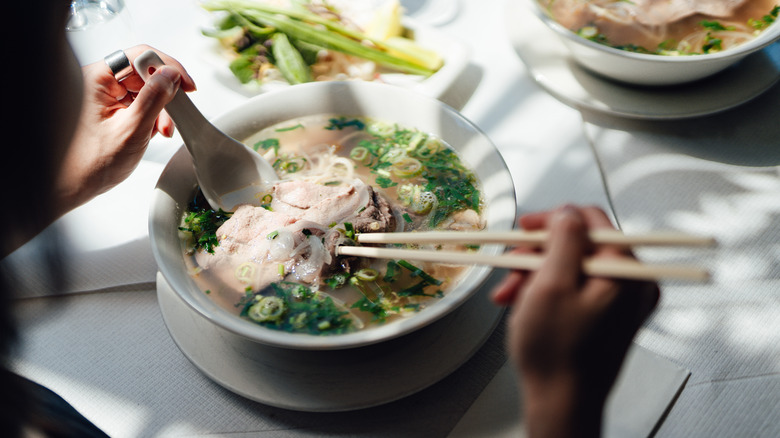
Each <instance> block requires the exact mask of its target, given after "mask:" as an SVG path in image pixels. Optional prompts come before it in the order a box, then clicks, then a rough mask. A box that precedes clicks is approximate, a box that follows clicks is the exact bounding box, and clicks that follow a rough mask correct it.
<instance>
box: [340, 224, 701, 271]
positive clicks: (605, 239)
mask: <svg viewBox="0 0 780 438" xmlns="http://www.w3.org/2000/svg"><path fill="white" fill-rule="evenodd" d="M588 236H589V238H590V241H591V242H592V243H594V244H599V245H617V246H623V247H633V246H687V247H708V246H714V245H715V243H716V242H715V240H714V239H712V238H710V237H700V236H693V235H690V234H682V233H674V232H662V233H650V234H642V235H633V236H631V235H625V234H623V233H622V232H620V231H616V230H593V231H591V232H590V233H589V234H588ZM546 239H547V232H544V231H507V232H490V231H476V232H449V231H431V232H411V233H364V234H358V235H357V236H356V240H357V242H358V243H375V244H394V243H401V244H409V243H413V244H447V243H461V244H468V243H472V244H490V243H500V244H505V245H524V246H541V245H542V244H543V243H544V242H545V240H546ZM336 254H337V255H349V256H358V257H369V258H382V259H405V260H415V261H427V262H439V263H452V264H465V265H486V266H494V267H499V268H507V269H522V270H536V269H539V268H540V267H541V265H542V262H543V260H544V259H543V256H541V255H532V254H501V255H487V254H480V253H476V252H457V251H431V250H416V249H399V248H378V247H365V246H341V247H338V248H337V250H336ZM583 271H584V273H585V274H587V275H590V276H599V277H611V278H622V279H632V280H660V279H682V280H693V281H706V280H707V279H709V272H707V271H706V270H703V269H699V268H695V267H689V266H676V265H645V264H642V263H640V262H638V261H636V260H621V259H603V258H600V259H585V261H584V262H583Z"/></svg>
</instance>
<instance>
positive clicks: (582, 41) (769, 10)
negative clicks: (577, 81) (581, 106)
mask: <svg viewBox="0 0 780 438" xmlns="http://www.w3.org/2000/svg"><path fill="white" fill-rule="evenodd" d="M527 1H528V2H529V3H530V7H531V8H532V10H533V11H534V12H535V13H536V15H537V16H538V17H539V18H540V19H541V20H542V21H543V22H544V23H545V24H546V25H547V26H548V27H549V28H551V29H552V30H553V31H554V32H555V33H556V34H557V35H558V36H559V37H560V38H561V39H562V41H563V42H564V44H565V45H566V46H567V48H568V49H569V51H570V53H571V55H572V58H573V59H574V60H575V61H576V62H578V63H579V64H580V65H582V66H583V67H585V68H587V69H589V70H590V71H592V72H595V73H597V74H598V75H601V76H604V77H606V78H609V79H613V80H617V81H620V82H625V83H630V84H638V85H650V86H653V85H673V84H682V83H686V82H691V81H695V80H698V79H702V78H705V77H707V76H710V75H713V74H715V73H717V72H719V71H721V70H723V69H725V68H727V67H729V66H731V65H732V64H734V63H736V62H738V61H739V60H741V59H742V58H744V57H745V56H748V55H750V54H751V53H754V52H756V51H758V50H760V49H762V48H764V47H766V46H767V45H769V44H772V43H773V42H775V41H777V40H778V39H779V38H780V24H777V23H775V22H776V21H777V17H778V13H780V1H778V0H729V1H710V0H693V1H691V0H671V1H664V2H661V1H656V0H634V1H630V2H629V1H623V0H527Z"/></svg>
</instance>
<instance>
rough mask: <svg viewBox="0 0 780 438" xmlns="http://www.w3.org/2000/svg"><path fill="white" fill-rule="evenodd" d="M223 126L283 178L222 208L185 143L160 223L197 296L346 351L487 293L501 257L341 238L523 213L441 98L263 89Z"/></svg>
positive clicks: (305, 345)
mask: <svg viewBox="0 0 780 438" xmlns="http://www.w3.org/2000/svg"><path fill="white" fill-rule="evenodd" d="M215 124H216V125H217V126H218V127H219V128H220V129H222V130H223V131H225V132H226V133H228V134H229V135H231V136H233V137H234V138H237V139H239V140H241V141H243V142H244V143H245V144H247V145H248V146H250V147H253V148H254V149H255V150H257V152H258V153H260V154H263V155H264V156H265V157H266V158H267V159H268V160H269V161H270V162H271V163H272V164H273V165H274V167H275V168H276V170H277V173H278V175H279V177H280V181H279V182H277V183H275V184H274V185H272V186H269V187H266V188H264V189H263V190H261V191H258V193H257V194H256V196H255V198H254V200H253V201H252V202H250V203H246V204H242V205H238V206H236V207H235V208H234V209H233V211H231V212H223V211H215V210H213V209H212V208H211V207H210V206H209V205H208V204H207V203H206V202H205V200H204V199H203V198H202V196H201V195H200V194H199V190H198V187H197V181H196V178H195V174H194V172H193V169H192V164H191V161H190V160H189V156H188V155H187V153H186V150H184V149H182V150H181V151H179V153H177V154H176V156H174V158H173V159H172V160H171V162H170V163H169V165H168V166H167V168H166V170H165V171H164V172H163V174H162V176H161V178H160V181H159V183H158V187H157V189H156V192H155V196H154V200H153V203H152V208H151V213H150V234H151V238H152V245H153V251H154V254H155V257H156V260H157V263H158V265H159V267H160V272H161V274H162V275H163V276H164V278H165V281H166V282H167V283H168V284H169V285H170V288H171V289H172V290H173V291H174V292H175V293H176V294H177V295H178V296H179V298H181V301H182V302H183V303H186V306H187V309H189V310H190V311H191V312H194V313H195V314H197V315H198V317H202V318H206V319H207V320H208V321H211V322H212V323H213V324H215V325H217V326H219V327H220V328H221V329H224V330H227V331H229V332H231V333H233V334H235V335H239V336H242V337H244V338H247V339H251V340H252V341H255V342H258V343H261V344H264V345H268V346H274V347H282V348H291V349H301V350H333V349H344V348H353V347H360V346H366V345H371V344H376V343H379V342H383V341H386V340H390V339H394V338H397V337H399V336H403V335H406V334H409V333H412V332H414V331H415V330H419V329H421V328H424V327H426V326H427V325H429V324H431V323H432V322H434V321H437V320H439V319H441V318H442V317H444V316H446V315H448V314H449V313H451V312H452V311H453V310H455V309H457V308H458V307H459V306H460V305H462V304H463V303H465V302H466V301H468V299H469V298H471V297H472V296H473V295H474V294H475V293H478V292H479V291H480V290H481V289H480V286H482V285H483V283H484V282H485V280H486V278H487V277H488V275H489V274H490V272H491V269H490V268H487V267H483V266H458V265H451V264H444V263H435V262H425V263H423V262H415V261H407V260H403V259H364V258H358V257H344V256H338V255H336V254H335V251H334V250H335V248H336V247H338V246H343V245H359V244H358V243H356V241H355V236H356V235H358V234H360V233H373V232H415V231H427V230H450V231H458V230H471V231H475V230H483V229H489V230H492V231H502V230H510V229H511V228H512V227H513V225H514V221H515V196H514V186H513V183H512V180H511V177H510V175H509V172H508V170H507V168H506V165H505V163H504V162H503V160H502V158H501V156H500V154H499V153H498V152H497V150H496V148H495V147H494V145H493V144H492V143H491V142H490V140H489V139H488V138H487V137H486V136H485V135H484V134H483V133H482V132H481V131H480V130H479V129H478V128H477V127H476V126H474V125H473V124H472V123H471V122H469V121H468V120H466V119H465V118H464V117H463V116H461V115H460V114H459V113H458V112H457V111H455V110H453V109H451V108H449V107H447V106H446V105H444V104H442V103H441V102H439V101H437V100H435V99H430V98H427V97H424V96H421V95H418V94H416V93H414V92H411V91H407V90H403V89H399V88H397V87H392V86H388V85H381V84H373V83H362V82H334V83H313V84H306V85H300V86H296V87H290V88H289V89H285V90H279V91H277V92H272V93H267V94H263V95H260V96H257V97H255V98H253V99H251V100H249V101H247V103H246V104H244V105H242V106H241V107H240V108H237V109H235V110H233V111H231V112H229V113H227V114H225V115H224V116H222V117H220V118H219V119H217V120H215ZM391 246H393V245H391ZM396 246H397V245H396ZM410 247H411V248H412V249H455V250H462V251H479V252H482V253H485V254H500V253H501V252H502V251H503V249H504V248H503V247H502V246H500V245H481V246H467V245H456V246H453V247H447V246H445V247H442V246H440V245H439V246H436V245H433V246H424V245H410ZM483 292H484V291H483Z"/></svg>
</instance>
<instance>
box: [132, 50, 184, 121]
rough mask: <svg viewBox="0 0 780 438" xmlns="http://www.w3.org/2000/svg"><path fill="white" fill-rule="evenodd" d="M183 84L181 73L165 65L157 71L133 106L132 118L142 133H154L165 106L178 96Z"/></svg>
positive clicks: (142, 89)
mask: <svg viewBox="0 0 780 438" xmlns="http://www.w3.org/2000/svg"><path fill="white" fill-rule="evenodd" d="M180 83H181V73H179V71H178V70H176V69H175V68H173V67H170V66H167V65H164V66H162V67H160V68H159V69H157V70H156V71H155V72H154V73H153V74H152V75H151V76H149V80H148V81H147V82H146V84H144V86H143V87H142V88H141V90H140V91H139V92H138V96H136V98H135V100H134V101H133V103H132V105H130V112H131V117H133V118H134V119H135V120H134V121H135V125H136V126H137V127H138V129H139V130H140V131H141V132H145V133H149V132H152V130H153V129H154V126H155V121H156V120H157V117H158V116H159V115H160V113H161V112H162V110H163V108H164V107H165V105H166V104H167V103H168V102H170V101H171V100H172V99H173V97H174V96H175V95H176V91H177V90H178V89H179V84H180Z"/></svg>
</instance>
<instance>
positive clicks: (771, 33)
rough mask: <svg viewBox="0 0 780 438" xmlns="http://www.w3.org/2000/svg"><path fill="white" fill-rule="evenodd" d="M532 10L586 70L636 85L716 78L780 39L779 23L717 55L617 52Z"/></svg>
mask: <svg viewBox="0 0 780 438" xmlns="http://www.w3.org/2000/svg"><path fill="white" fill-rule="evenodd" d="M526 2H528V4H529V5H528V6H529V8H530V9H531V10H532V11H533V13H534V14H536V15H537V16H538V17H539V19H540V20H542V21H543V22H544V23H545V24H546V25H547V26H548V27H549V28H550V29H552V30H553V31H554V32H555V33H556V34H557V35H558V36H559V37H560V38H561V40H562V41H563V43H564V44H565V45H566V47H567V48H568V49H569V51H570V52H571V55H572V58H573V59H574V60H575V61H577V62H578V63H579V64H580V65H582V66H583V67H585V68H587V69H589V70H591V71H593V72H595V73H597V74H599V75H601V76H604V77H607V78H610V79H614V80H617V81H621V82H626V83H630V84H637V85H674V84H682V83H686V82H691V81H695V80H697V79H702V78H705V77H707V76H710V75H713V74H715V73H717V72H719V71H721V70H723V69H725V68H727V67H729V66H730V65H732V64H735V63H736V62H738V61H739V60H741V59H742V58H744V57H746V56H748V55H750V54H751V53H754V52H756V51H758V50H761V49H762V48H764V47H766V46H767V45H769V44H772V43H773V42H775V41H777V40H778V39H780V22H775V23H773V24H772V25H771V26H769V27H768V28H766V29H765V30H764V31H763V32H761V33H760V34H759V35H758V36H757V37H756V38H754V39H752V40H750V41H748V42H746V43H744V44H741V45H739V46H737V47H734V48H731V49H728V50H724V51H722V52H718V53H711V54H704V55H696V56H663V55H649V54H644V53H634V52H628V51H625V50H619V49H615V48H612V47H609V46H606V45H604V44H599V43H596V42H593V41H590V40H588V39H586V38H582V37H580V36H579V35H577V34H576V33H574V32H572V31H570V30H569V29H567V28H565V27H564V26H562V25H560V24H559V23H558V22H557V21H555V20H554V19H553V18H552V17H550V16H549V15H548V14H547V13H546V12H545V11H544V9H543V8H542V7H541V5H540V4H539V2H538V1H537V0H526Z"/></svg>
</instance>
